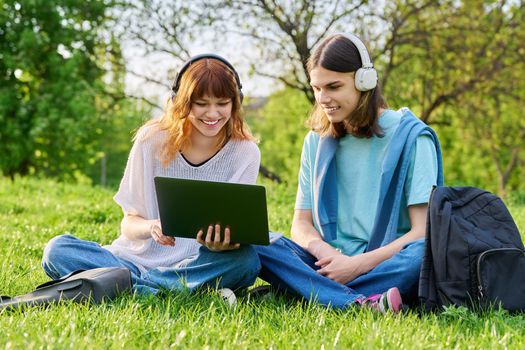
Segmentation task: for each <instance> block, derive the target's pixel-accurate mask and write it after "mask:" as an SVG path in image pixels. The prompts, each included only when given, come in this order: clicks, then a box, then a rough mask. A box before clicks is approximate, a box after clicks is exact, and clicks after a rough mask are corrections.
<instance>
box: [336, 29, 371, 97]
mask: <svg viewBox="0 0 525 350" xmlns="http://www.w3.org/2000/svg"><path fill="white" fill-rule="evenodd" d="M341 35H343V36H344V37H346V38H348V39H349V40H350V41H351V42H352V43H353V44H354V45H355V46H356V47H357V51H359V56H361V62H362V64H363V65H362V66H361V68H359V69H358V70H357V71H356V72H355V79H354V80H355V88H356V89H357V90H359V91H368V90H372V89H373V88H375V87H376V86H377V71H376V70H375V68H374V65H373V64H372V61H371V60H370V56H369V55H368V50H367V49H366V46H365V44H363V42H362V41H361V39H359V38H358V37H357V36H355V35H353V34H349V33H346V34H341Z"/></svg>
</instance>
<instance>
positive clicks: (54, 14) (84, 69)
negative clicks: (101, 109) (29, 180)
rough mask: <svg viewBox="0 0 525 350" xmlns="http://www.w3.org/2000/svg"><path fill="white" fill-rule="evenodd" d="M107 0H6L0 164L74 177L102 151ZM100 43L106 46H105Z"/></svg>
mask: <svg viewBox="0 0 525 350" xmlns="http://www.w3.org/2000/svg"><path fill="white" fill-rule="evenodd" d="M109 6H110V4H109V2H107V1H72V0H71V1H59V0H49V1H30V0H6V1H3V2H2V5H1V9H0V11H1V12H0V37H1V40H0V58H1V59H0V80H1V86H0V154H1V155H2V156H1V157H0V169H1V171H2V172H3V173H4V174H5V175H8V176H11V177H13V176H14V174H22V175H25V174H28V173H30V172H41V173H44V174H47V175H52V176H59V177H75V176H77V175H79V174H80V173H83V172H84V171H85V168H86V166H88V164H89V160H90V159H92V158H93V157H95V156H96V150H95V143H96V140H97V133H98V129H99V127H100V118H99V114H98V111H97V107H96V99H97V96H98V95H99V94H100V92H101V91H102V90H103V86H104V84H103V81H102V77H103V74H104V70H103V69H102V68H101V67H99V66H98V64H97V58H96V56H97V53H96V50H97V48H100V47H101V46H102V45H104V44H103V40H102V39H101V37H100V35H99V34H100V33H99V30H100V28H102V26H103V24H104V21H105V20H106V17H105V13H106V10H107V8H108V7H109ZM101 42H102V43H101Z"/></svg>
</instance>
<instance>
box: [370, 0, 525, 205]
mask: <svg viewBox="0 0 525 350" xmlns="http://www.w3.org/2000/svg"><path fill="white" fill-rule="evenodd" d="M411 11H417V12H418V15H417V16H413V15H411V14H410V13H411ZM387 13H388V16H387V18H390V17H392V18H394V20H393V21H392V23H393V26H394V27H393V33H391V34H389V35H391V36H392V41H391V42H395V41H396V40H397V41H398V43H397V45H394V46H392V47H391V48H390V51H388V53H389V55H384V56H382V57H381V59H380V60H379V62H377V63H378V65H379V66H380V67H381V66H383V67H384V70H385V71H387V72H388V77H387V81H386V82H385V92H386V95H387V97H388V100H389V102H390V103H392V105H393V106H394V108H396V107H399V106H409V107H410V108H411V109H413V110H414V111H415V112H416V113H417V114H418V115H419V116H420V117H421V118H422V119H423V120H424V121H426V122H428V123H431V124H432V126H434V127H435V128H436V129H437V130H438V131H439V137H440V140H441V141H442V146H443V157H444V163H445V179H446V181H447V183H448V184H468V185H472V186H478V187H483V188H487V189H489V190H492V191H494V192H498V193H499V194H500V195H503V196H504V195H505V194H506V193H507V192H512V191H523V190H525V183H523V181H520V179H521V178H522V177H523V175H522V174H523V165H524V164H525V163H524V161H525V153H524V150H525V141H524V139H525V131H524V130H525V126H524V124H523V121H522V118H521V104H522V101H523V100H524V98H525V80H524V74H523V72H524V71H525V65H524V61H523V55H524V54H525V47H524V46H523V42H524V40H525V12H524V11H523V3H521V2H511V3H505V2H502V1H488V2H487V1H471V0H466V1H460V2H458V1H443V2H434V3H432V2H431V3H429V5H428V6H422V7H420V8H417V6H412V5H410V4H408V3H406V2H404V1H398V2H392V3H389V5H388V6H387ZM400 18H404V20H402V21H401V22H396V21H395V19H400ZM394 32H395V34H394ZM380 71H381V69H380Z"/></svg>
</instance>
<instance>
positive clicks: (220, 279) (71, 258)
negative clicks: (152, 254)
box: [42, 235, 261, 294]
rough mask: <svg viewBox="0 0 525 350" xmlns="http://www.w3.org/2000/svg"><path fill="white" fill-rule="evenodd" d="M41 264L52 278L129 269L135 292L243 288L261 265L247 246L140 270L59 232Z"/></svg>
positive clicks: (201, 251)
mask: <svg viewBox="0 0 525 350" xmlns="http://www.w3.org/2000/svg"><path fill="white" fill-rule="evenodd" d="M42 267H43V268H44V271H45V272H46V274H47V275H48V276H49V277H51V278H52V279H58V278H60V277H62V276H64V275H66V274H68V273H70V272H73V271H75V270H87V269H94V268H98V267H126V268H127V269H128V270H129V271H130V272H131V279H132V282H133V288H134V289H135V290H136V291H137V292H138V293H141V294H151V293H153V294H156V293H157V292H158V290H159V289H169V290H182V289H187V290H190V291H193V290H196V289H198V288H201V287H211V288H231V289H233V290H236V289H240V288H247V287H249V286H251V285H252V284H253V282H255V279H256V278H257V275H258V273H259V270H260V268H261V265H260V262H259V258H258V256H257V253H256V252H255V250H254V249H253V247H251V246H242V247H241V248H239V249H237V250H231V251H226V252H212V251H210V250H208V249H207V248H205V247H201V248H200V249H199V254H198V255H196V256H194V257H191V258H190V259H185V260H183V261H182V262H181V263H180V264H178V265H177V266H172V267H159V268H155V269H151V270H148V271H147V272H145V273H141V271H140V270H139V269H138V268H137V266H135V265H134V264H133V263H131V262H129V261H127V260H124V259H121V258H119V257H117V256H115V255H113V254H112V253H111V252H110V251H109V250H107V249H104V248H102V247H101V246H100V245H99V244H98V243H95V242H89V241H83V240H81V239H78V238H76V237H74V236H71V235H61V236H57V237H54V238H53V239H51V240H50V241H49V242H48V244H47V246H46V247H45V249H44V255H43V258H42Z"/></svg>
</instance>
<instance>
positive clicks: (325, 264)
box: [315, 253, 374, 284]
mask: <svg viewBox="0 0 525 350" xmlns="http://www.w3.org/2000/svg"><path fill="white" fill-rule="evenodd" d="M315 265H317V266H320V267H321V268H320V269H319V270H317V273H319V274H321V275H323V276H325V277H328V278H330V279H332V280H334V281H336V282H339V283H341V284H347V283H349V282H351V281H353V280H354V279H355V278H357V277H358V276H360V275H362V274H364V273H367V272H368V271H370V270H372V269H373V268H374V263H373V260H372V259H371V257H370V255H369V254H367V253H365V254H359V255H356V256H348V255H343V254H340V255H333V256H328V257H326V258H322V259H319V260H318V261H317V262H316V263H315Z"/></svg>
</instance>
